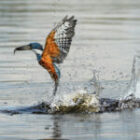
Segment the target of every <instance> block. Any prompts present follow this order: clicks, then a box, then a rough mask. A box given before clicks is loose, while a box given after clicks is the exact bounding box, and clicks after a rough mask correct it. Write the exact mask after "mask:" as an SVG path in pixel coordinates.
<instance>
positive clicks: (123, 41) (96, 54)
mask: <svg viewBox="0 0 140 140" xmlns="http://www.w3.org/2000/svg"><path fill="white" fill-rule="evenodd" d="M139 13H140V1H138V0H133V1H132V0H125V1H122V0H118V1H112V0H106V1H98V0H93V1H91V0H83V1H80V0H71V1H70V2H66V1H65V0H53V1H52V0H47V1H46V0H40V1H34V0H28V1H22V0H12V1H11V0H0V19H1V20H0V33H1V34H0V106H1V109H3V108H4V109H5V108H8V109H10V110H12V109H13V110H14V108H15V107H16V108H17V107H20V108H22V107H23V108H24V107H26V106H32V105H34V104H38V102H42V101H46V100H48V98H49V96H51V95H52V90H53V89H52V88H53V87H52V83H51V79H50V77H49V75H48V73H47V72H46V71H45V70H43V69H42V68H41V67H40V66H39V65H38V64H37V62H36V58H35V56H34V55H33V54H32V53H30V52H24V53H19V54H16V55H15V56H14V55H13V50H14V48H15V47H17V46H20V45H23V44H28V43H30V42H40V43H42V44H45V38H46V36H47V34H48V33H49V32H50V30H51V29H52V28H53V27H54V24H55V23H56V22H58V21H59V20H60V19H62V18H63V17H64V16H65V15H75V17H76V18H77V19H78V25H77V27H76V35H75V37H74V39H73V42H72V46H71V50H70V53H69V55H68V57H67V59H66V60H65V61H64V63H63V64H62V65H61V66H60V68H61V73H62V78H61V81H60V87H59V89H58V94H59V95H60V94H69V93H72V92H73V91H77V90H80V89H87V88H89V86H90V85H91V84H94V85H95V86H96V84H98V83H96V82H94V83H92V81H90V82H87V81H89V80H90V79H91V78H92V74H93V69H94V70H95V71H97V72H98V73H99V77H100V81H101V85H100V86H101V94H100V96H101V97H103V98H108V97H109V98H113V100H114V99H116V98H117V99H118V98H120V97H123V95H124V93H125V92H124V91H126V88H127V86H128V83H129V80H130V78H131V66H132V59H133V56H134V55H135V52H136V51H138V50H139V44H140V41H139V40H140V37H139V34H140V26H139V25H140V16H139ZM137 89H138V87H137ZM95 90H96V89H95ZM96 91H97V90H96ZM137 91H139V90H137ZM137 93H138V92H137ZM28 113H29V112H28V111H27V112H26V114H18V115H12V116H10V115H6V114H3V113H1V114H0V122H1V123H0V139H4V140H12V139H13V140H19V139H38V140H39V139H49V138H50V139H76V140H77V139H80V140H85V139H87V140H91V139H96V140H105V139H107V140H112V139H117V140H124V139H127V140H132V139H135V140H138V139H140V134H139V132H140V124H139V115H140V113H139V109H138V110H133V111H130V110H129V111H124V112H121V113H119V112H118V113H103V114H91V115H90V114H88V115H85V114H71V115H70V114H69V115H40V114H31V113H29V114H28ZM13 114H14V113H13Z"/></svg>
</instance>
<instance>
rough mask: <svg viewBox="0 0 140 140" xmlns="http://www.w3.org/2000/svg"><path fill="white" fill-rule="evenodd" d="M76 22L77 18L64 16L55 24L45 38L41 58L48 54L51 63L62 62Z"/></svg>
mask: <svg viewBox="0 0 140 140" xmlns="http://www.w3.org/2000/svg"><path fill="white" fill-rule="evenodd" d="M76 22H77V20H76V19H74V16H72V17H70V18H68V17H67V16H65V17H64V18H63V20H62V21H61V22H60V23H58V24H57V25H56V27H55V28H54V29H53V30H52V31H51V32H50V34H49V35H48V37H47V39H46V44H45V49H44V51H43V54H42V58H44V59H45V58H46V57H47V55H49V56H50V57H51V58H52V61H53V63H62V62H63V60H64V59H65V57H66V56H67V54H68V52H69V49H70V45H71V41H72V37H73V36H74V29H75V25H76Z"/></svg>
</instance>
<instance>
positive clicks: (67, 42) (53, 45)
mask: <svg viewBox="0 0 140 140" xmlns="http://www.w3.org/2000/svg"><path fill="white" fill-rule="evenodd" d="M76 23H77V20H76V19H75V17H74V16H71V17H68V16H65V17H64V18H63V19H62V20H61V21H60V22H59V23H58V24H56V26H55V27H54V28H53V29H52V30H51V32H50V33H49V35H48V36H47V38H46V42H45V47H44V49H43V46H42V45H41V44H40V43H36V42H33V43H30V44H28V45H23V46H20V47H17V48H15V49H14V54H15V52H16V51H23V50H32V51H33V52H34V54H35V55H36V58H37V61H38V63H39V64H40V65H41V66H42V67H43V68H45V69H46V70H47V71H48V72H49V74H50V76H51V78H52V80H53V81H54V91H53V94H54V95H55V94H56V91H57V87H58V85H59V79H60V70H59V68H58V66H57V64H60V63H62V62H63V60H64V59H65V58H66V56H67V54H68V52H69V50H70V46H71V42H72V38H73V36H74V34H75V26H76ZM38 50H40V53H39V52H38Z"/></svg>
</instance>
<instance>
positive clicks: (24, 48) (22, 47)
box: [14, 45, 32, 54]
mask: <svg viewBox="0 0 140 140" xmlns="http://www.w3.org/2000/svg"><path fill="white" fill-rule="evenodd" d="M23 50H32V47H31V46H30V45H24V46H20V47H17V48H15V49H14V54H15V53H16V51H23Z"/></svg>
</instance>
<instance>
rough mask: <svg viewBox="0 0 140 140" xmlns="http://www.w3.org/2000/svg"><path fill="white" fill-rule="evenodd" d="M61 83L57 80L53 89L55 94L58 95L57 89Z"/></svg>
mask: <svg viewBox="0 0 140 140" xmlns="http://www.w3.org/2000/svg"><path fill="white" fill-rule="evenodd" d="M58 85H59V81H58V80H57V81H55V84H54V90H53V95H54V96H55V95H56V91H57V87H58Z"/></svg>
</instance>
